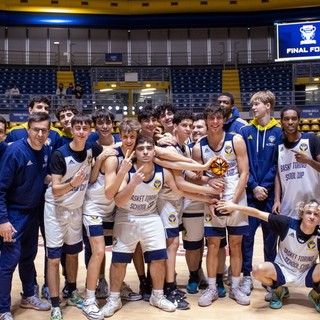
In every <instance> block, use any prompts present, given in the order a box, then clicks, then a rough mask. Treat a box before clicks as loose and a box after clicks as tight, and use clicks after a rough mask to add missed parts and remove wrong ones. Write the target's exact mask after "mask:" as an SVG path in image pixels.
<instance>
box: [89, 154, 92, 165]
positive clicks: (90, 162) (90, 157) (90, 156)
mask: <svg viewBox="0 0 320 320" xmlns="http://www.w3.org/2000/svg"><path fill="white" fill-rule="evenodd" d="M91 164H92V155H89V156H88V166H91Z"/></svg>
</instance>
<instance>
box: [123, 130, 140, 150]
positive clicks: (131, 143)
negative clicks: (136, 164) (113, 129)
mask: <svg viewBox="0 0 320 320" xmlns="http://www.w3.org/2000/svg"><path fill="white" fill-rule="evenodd" d="M137 135H138V133H137V131H128V132H120V134H119V137H120V139H121V141H122V149H123V151H124V153H126V151H127V150H129V151H130V153H131V152H132V151H133V149H134V147H135V144H136V140H137Z"/></svg>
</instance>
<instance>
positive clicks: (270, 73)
mask: <svg viewBox="0 0 320 320" xmlns="http://www.w3.org/2000/svg"><path fill="white" fill-rule="evenodd" d="M239 77H240V88H241V99H242V105H243V107H244V110H246V109H247V110H248V108H250V107H251V106H250V98H251V95H252V94H253V93H255V92H257V91H261V90H271V91H272V92H273V93H274V94H275V95H276V108H282V107H284V106H286V105H292V90H293V80H292V66H291V64H289V65H263V66H262V65H246V66H240V67H239Z"/></svg>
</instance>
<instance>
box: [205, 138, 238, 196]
mask: <svg viewBox="0 0 320 320" xmlns="http://www.w3.org/2000/svg"><path fill="white" fill-rule="evenodd" d="M233 137H234V135H232V134H229V133H225V138H224V142H223V145H222V147H221V149H220V150H213V149H211V147H210V145H209V142H208V138H207V137H206V138H203V139H202V140H200V149H201V157H202V161H203V163H206V162H207V161H208V160H210V158H212V157H214V156H219V157H221V158H223V159H225V160H226V161H227V162H228V170H227V172H226V173H225V174H224V175H223V177H224V180H225V182H226V185H225V190H224V193H223V197H227V198H228V199H230V196H232V195H233V194H234V191H235V189H236V187H237V184H238V181H239V171H238V163H237V156H236V154H235V151H234V147H233V142H232V139H233ZM205 174H206V175H207V176H209V177H214V176H215V175H214V174H213V173H212V172H211V171H210V170H207V171H206V172H205Z"/></svg>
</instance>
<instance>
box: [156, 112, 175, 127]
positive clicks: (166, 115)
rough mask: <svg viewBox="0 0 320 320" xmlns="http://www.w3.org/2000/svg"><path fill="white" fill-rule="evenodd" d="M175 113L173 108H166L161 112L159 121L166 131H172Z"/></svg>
mask: <svg viewBox="0 0 320 320" xmlns="http://www.w3.org/2000/svg"><path fill="white" fill-rule="evenodd" d="M173 117H174V113H173V112H172V111H171V110H168V109H166V110H165V111H163V112H161V114H160V116H159V122H160V124H161V125H162V126H163V128H164V131H165V132H171V131H172V128H173V122H172V120H173Z"/></svg>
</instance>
